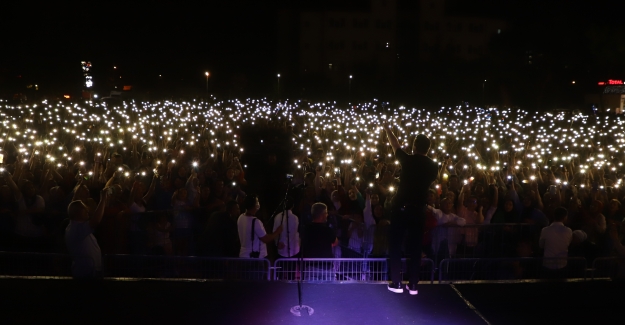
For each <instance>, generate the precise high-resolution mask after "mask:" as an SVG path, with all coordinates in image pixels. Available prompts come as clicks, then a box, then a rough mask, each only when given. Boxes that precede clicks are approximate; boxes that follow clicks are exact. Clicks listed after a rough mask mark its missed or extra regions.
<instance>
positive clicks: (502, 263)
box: [438, 257, 586, 283]
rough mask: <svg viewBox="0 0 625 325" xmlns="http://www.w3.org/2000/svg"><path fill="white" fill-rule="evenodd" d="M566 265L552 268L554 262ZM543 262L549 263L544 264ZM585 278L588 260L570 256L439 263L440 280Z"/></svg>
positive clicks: (464, 260)
mask: <svg viewBox="0 0 625 325" xmlns="http://www.w3.org/2000/svg"><path fill="white" fill-rule="evenodd" d="M564 261H566V266H565V267H562V268H561V269H551V268H552V267H553V266H555V265H563V264H564ZM543 265H546V266H549V267H544V266H543ZM572 278H576V279H580V278H582V279H584V280H585V279H586V259H585V258H583V257H568V258H540V257H537V258H533V257H519V258H459V259H444V260H442V261H441V262H440V266H439V270H438V280H439V282H440V283H444V282H447V283H451V282H473V281H480V280H488V281H493V280H497V281H502V280H540V279H572Z"/></svg>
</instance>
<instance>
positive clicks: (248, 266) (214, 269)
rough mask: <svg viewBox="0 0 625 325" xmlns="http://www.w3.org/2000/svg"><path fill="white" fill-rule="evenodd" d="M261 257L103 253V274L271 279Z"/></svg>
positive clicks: (267, 264) (114, 275)
mask: <svg viewBox="0 0 625 325" xmlns="http://www.w3.org/2000/svg"><path fill="white" fill-rule="evenodd" d="M270 265H271V263H270V261H269V260H268V259H264V258H211V257H196V256H150V255H142V256H136V255H104V259H103V267H102V268H103V274H104V276H105V277H112V278H120V277H121V278H166V279H171V278H174V279H175V278H178V279H206V280H225V281H229V280H271V273H270Z"/></svg>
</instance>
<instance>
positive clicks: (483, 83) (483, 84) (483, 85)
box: [482, 79, 486, 107]
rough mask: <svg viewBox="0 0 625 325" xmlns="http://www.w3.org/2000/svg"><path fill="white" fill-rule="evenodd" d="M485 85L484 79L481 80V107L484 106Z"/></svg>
mask: <svg viewBox="0 0 625 325" xmlns="http://www.w3.org/2000/svg"><path fill="white" fill-rule="evenodd" d="M485 86H486V79H484V82H482V107H484V87H485Z"/></svg>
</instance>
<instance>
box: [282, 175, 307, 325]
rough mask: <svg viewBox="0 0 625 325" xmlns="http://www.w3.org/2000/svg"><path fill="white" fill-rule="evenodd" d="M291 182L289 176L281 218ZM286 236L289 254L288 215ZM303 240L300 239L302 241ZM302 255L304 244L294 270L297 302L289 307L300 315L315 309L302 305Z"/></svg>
mask: <svg viewBox="0 0 625 325" xmlns="http://www.w3.org/2000/svg"><path fill="white" fill-rule="evenodd" d="M291 182H292V179H291V178H289V185H288V186H287V189H286V193H287V194H286V196H285V197H284V202H285V203H284V210H283V213H282V217H283V218H284V216H285V215H286V213H287V212H286V202H287V197H288V195H289V194H288V193H289V188H290V187H291ZM286 237H287V252H288V254H289V255H291V237H290V236H289V216H288V215H287V217H286ZM302 237H303V236H302ZM300 239H301V238H300ZM303 242H304V241H303V240H302V243H303ZM303 255H304V245H300V251H299V257H298V258H297V259H298V263H297V267H296V270H299V273H300V276H299V278H298V279H297V299H298V304H297V305H295V306H293V307H291V314H293V315H295V316H302V312H303V313H304V314H305V315H308V316H310V315H312V314H313V313H314V312H315V310H314V309H312V307H310V306H307V305H302V274H303V273H302V270H303V268H302V262H303V259H302V256H303ZM289 257H290V256H289ZM296 273H297V272H296Z"/></svg>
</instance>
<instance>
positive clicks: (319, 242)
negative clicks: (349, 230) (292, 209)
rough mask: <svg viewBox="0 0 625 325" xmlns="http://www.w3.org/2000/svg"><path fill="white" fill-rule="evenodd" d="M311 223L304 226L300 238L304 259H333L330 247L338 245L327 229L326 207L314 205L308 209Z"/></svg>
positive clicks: (331, 232) (332, 231)
mask: <svg viewBox="0 0 625 325" xmlns="http://www.w3.org/2000/svg"><path fill="white" fill-rule="evenodd" d="M310 213H311V214H312V223H310V224H309V225H307V226H306V228H305V230H304V236H303V238H302V253H303V256H304V257H306V258H333V257H334V254H333V253H332V247H334V246H336V245H338V244H339V240H338V238H336V234H335V233H334V230H332V228H330V227H328V225H327V221H328V207H327V206H326V205H325V204H323V203H315V204H313V205H312V207H311V208H310Z"/></svg>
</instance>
